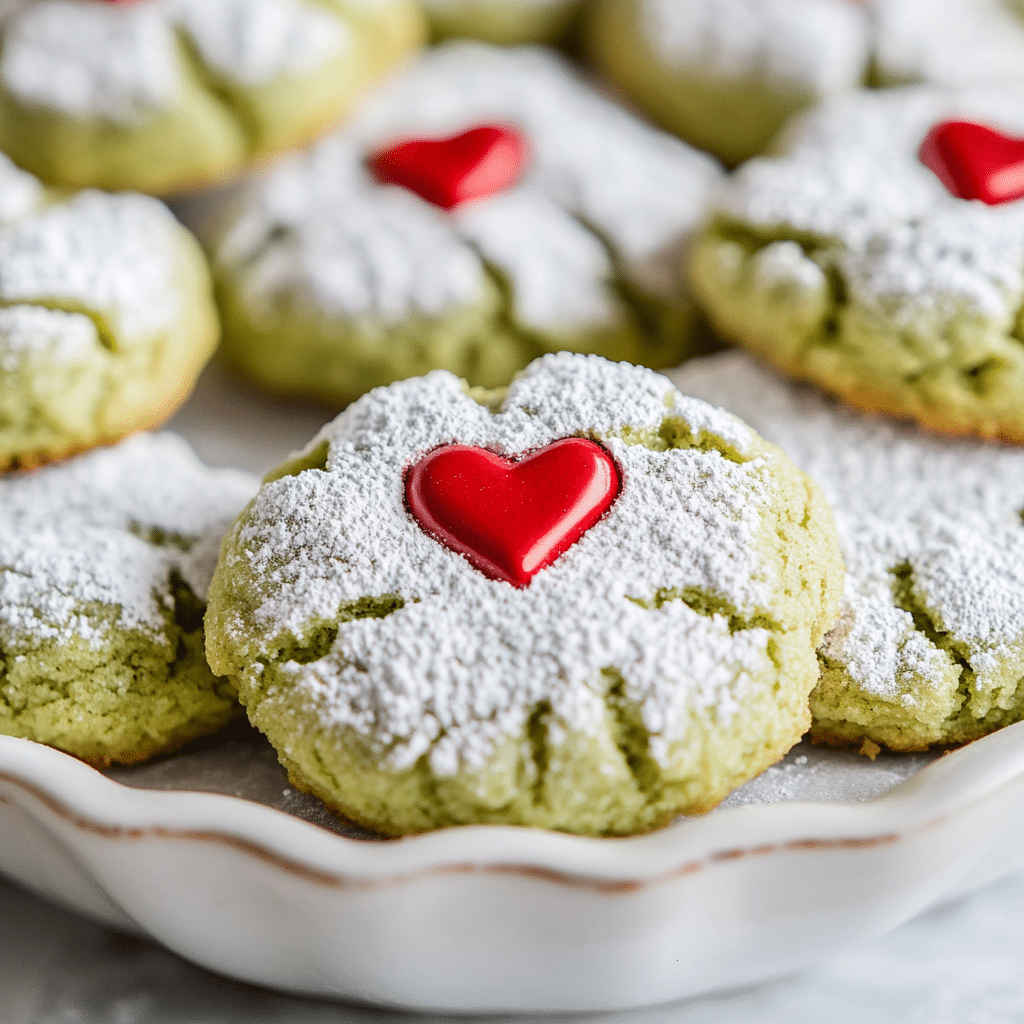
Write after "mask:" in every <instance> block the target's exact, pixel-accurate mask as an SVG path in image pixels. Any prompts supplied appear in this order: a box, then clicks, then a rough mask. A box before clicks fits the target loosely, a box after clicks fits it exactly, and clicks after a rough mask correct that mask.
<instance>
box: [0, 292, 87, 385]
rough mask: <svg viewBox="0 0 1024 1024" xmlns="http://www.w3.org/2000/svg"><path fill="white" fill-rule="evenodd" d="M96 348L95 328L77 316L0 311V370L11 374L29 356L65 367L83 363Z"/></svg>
mask: <svg viewBox="0 0 1024 1024" xmlns="http://www.w3.org/2000/svg"><path fill="white" fill-rule="evenodd" d="M99 344H100V339H99V335H98V334H97V331H96V325H95V324H94V323H93V322H92V320H90V319H89V318H88V317H87V316H84V315H83V314H81V313H64V312H62V311H61V310H57V309H43V308H41V307H39V306H8V307H7V308H6V309H0V370H2V371H3V372H4V373H10V374H13V373H15V372H16V371H17V370H18V369H19V368H20V367H21V366H22V365H24V364H25V363H27V362H29V361H30V360H31V358H32V357H33V356H37V355H41V354H45V356H46V359H47V360H48V361H52V362H55V363H63V364H69V363H73V362H76V361H78V360H81V361H83V362H85V361H86V360H87V359H88V357H89V356H90V355H91V354H92V353H94V352H95V351H96V349H97V347H98V346H99Z"/></svg>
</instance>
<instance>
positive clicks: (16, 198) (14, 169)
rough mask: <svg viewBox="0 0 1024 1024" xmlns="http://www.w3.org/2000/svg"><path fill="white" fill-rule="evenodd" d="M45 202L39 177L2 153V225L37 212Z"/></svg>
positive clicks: (0, 192)
mask: <svg viewBox="0 0 1024 1024" xmlns="http://www.w3.org/2000/svg"><path fill="white" fill-rule="evenodd" d="M45 202H46V194H45V189H44V188H43V185H42V183H41V182H40V181H39V179H38V178H36V177H34V176H33V175H31V174H29V173H28V172H27V171H23V170H22V169H21V168H20V167H18V166H17V165H16V164H15V163H14V161H13V160H11V159H10V158H9V157H7V156H5V155H4V154H3V153H0V227H2V226H3V225H5V224H10V223H12V222H13V221H16V220H21V219H22V218H23V217H27V216H29V214H32V213H35V212H36V211H37V210H39V209H41V208H42V206H43V204H44V203H45Z"/></svg>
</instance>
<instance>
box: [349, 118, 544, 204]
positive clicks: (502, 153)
mask: <svg viewBox="0 0 1024 1024" xmlns="http://www.w3.org/2000/svg"><path fill="white" fill-rule="evenodd" d="M528 157H529V147H528V146H527V144H526V140H525V139H524V138H523V137H522V136H521V135H520V134H519V133H518V132H517V131H515V130H514V129H513V128H510V127H508V126H507V125H500V124H485V125H481V126H480V127H479V128H471V129H470V130H469V131H468V132H463V133H462V134H461V135H452V136H450V137H449V138H446V139H410V140H409V141H407V142H401V143H399V144H398V145H397V146H392V147H391V148H390V149H384V150H381V151H380V152H379V153H375V154H374V155H373V156H371V157H370V158H369V160H368V161H367V163H368V165H369V168H370V171H371V173H372V174H373V175H374V177H376V179H377V180H378V181H380V182H382V183H383V184H385V185H401V186H403V187H404V188H407V189H409V191H410V192H415V193H416V195H418V196H420V197H421V198H422V199H426V201H427V202H428V203H433V204H434V205H435V206H440V207H443V208H444V209H445V210H450V209H452V208H453V207H455V206H458V205H460V204H461V203H467V202H469V201H470V200H471V199H483V198H484V197H485V196H490V195H494V193H495V192H500V191H501V190H502V189H506V188H508V187H509V186H510V185H514V184H515V183H516V182H517V181H518V180H519V178H520V176H521V175H522V173H523V168H524V167H525V166H526V161H527V158H528Z"/></svg>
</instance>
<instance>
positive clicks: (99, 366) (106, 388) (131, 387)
mask: <svg viewBox="0 0 1024 1024" xmlns="http://www.w3.org/2000/svg"><path fill="white" fill-rule="evenodd" d="M218 334H219V327H218V323H217V310H216V307H215V305H214V302H213V295H212V288H211V284H210V276H209V271H208V270H207V266H206V260H205V258H204V257H203V254H202V252H201V251H200V249H199V246H198V245H197V244H196V242H195V240H194V239H193V238H192V236H191V235H190V234H189V233H188V232H187V231H186V230H185V229H184V228H183V227H181V226H180V225H179V224H178V222H177V221H176V220H175V219H174V218H173V217H172V216H171V213H170V211H169V210H168V209H167V208H166V207H165V206H164V205H163V204H162V203H160V202H158V201H157V200H155V199H151V198H149V197H148V196H141V195H132V194H122V195H109V194H107V193H103V192H93V191H85V192H80V193H77V194H73V195H68V194H65V193H60V192H48V191H47V190H46V189H44V188H43V187H42V186H41V185H40V183H39V181H38V180H37V179H35V178H33V177H32V176H31V175H29V174H27V173H25V172H24V171H21V170H19V169H18V168H17V167H15V166H14V165H13V164H12V163H11V162H10V161H9V160H8V159H7V158H6V157H3V156H2V155H0V470H4V469H9V468H11V467H18V466H20V467H22V468H25V467H30V466H34V465H37V464H39V463H41V462H47V461H50V460H53V459H57V458H61V457H63V456H65V455H68V454H70V453H72V452H75V451H80V450H82V449H86V448H91V447H93V446H95V445H98V444H105V443H109V442H112V441H116V440H118V439H120V438H122V437H124V436H125V435H127V434H130V433H132V432H134V431H136V430H141V429H144V428H146V427H149V426H151V425H153V424H156V423H159V422H162V421H163V420H164V419H166V418H167V417H168V416H169V415H170V414H171V413H172V412H173V411H174V410H175V409H176V408H177V407H178V406H179V405H180V404H181V403H182V402H183V401H184V400H185V398H186V397H187V396H188V394H189V392H190V391H191V390H192V386H193V384H194V383H195V380H196V377H198V375H199V371H200V370H201V369H202V368H203V366H204V364H205V363H206V361H207V360H208V359H209V358H210V355H211V354H212V352H213V350H214V348H215V347H216V344H217V338H218Z"/></svg>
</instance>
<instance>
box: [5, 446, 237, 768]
mask: <svg viewBox="0 0 1024 1024" xmlns="http://www.w3.org/2000/svg"><path fill="white" fill-rule="evenodd" d="M256 486H257V481H256V480H255V479H254V478H252V477H250V476H249V475H248V474H244V473H239V472H236V471H234V470H211V469H207V468H206V467H205V466H203V465H202V464H201V463H200V462H199V461H198V460H197V459H196V457H195V456H194V455H193V454H192V452H191V450H190V449H189V448H188V446H187V445H186V444H185V443H184V442H183V441H181V440H180V439H179V438H177V437H175V436H173V435H171V434H164V435H159V436H152V435H140V436H139V437H136V438H132V439H131V440H129V441H125V442H123V443H122V444H121V445H118V446H117V447H115V448H109V449H105V450H103V451H97V452H92V453H90V454H88V455H83V456H81V457H80V458H77V459H74V460H72V461H70V462H67V463H63V464H61V465H60V466H48V467H45V468H43V469H38V470H35V471H33V472H31V473H24V474H20V473H19V474H14V475H11V476H7V477H4V478H3V479H0V733H3V734H5V735H9V736H22V737H25V738H27V739H32V740H36V741H38V742H40V743H47V744H50V745H51V746H55V747H59V748H60V749H61V750H65V751H67V752H68V753H71V754H74V755H76V756H77V757H80V758H82V759H83V760H86V761H88V762H89V763H91V764H93V765H96V766H100V767H102V766H106V765H109V764H111V763H113V762H119V763H124V764H133V763H137V762H139V761H143V760H146V759H147V758H149V757H152V756H153V755H155V754H158V753H164V752H167V751H170V750H174V749H176V748H177V747H180V746H181V745H182V744H184V743H186V742H188V740H190V739H193V738H195V737H197V736H204V735H206V734H208V733H211V732H214V731H215V730H216V729H218V728H219V727H220V726H221V725H223V724H224V723H225V722H227V721H228V720H229V719H230V718H231V717H233V715H234V714H235V713H236V712H237V710H238V704H237V700H236V699H235V696H234V691H233V690H232V688H231V686H230V684H229V683H228V682H227V681H226V680H224V679H217V678H216V677H214V675H213V674H212V673H211V672H210V669H209V666H208V665H207V664H206V660H205V657H204V654H203V610H204V603H205V598H206V588H207V585H208V583H209V580H210V577H211V575H212V573H213V567H214V564H215V563H216V560H217V550H218V546H219V543H220V539H221V537H222V536H223V534H224V533H225V531H226V530H227V528H228V526H229V525H230V523H231V521H232V519H233V518H234V516H235V515H237V513H238V511H239V509H240V508H241V507H242V506H243V505H244V504H245V502H246V501H247V500H248V499H249V498H250V497H251V496H252V494H253V492H254V491H255V490H256Z"/></svg>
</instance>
